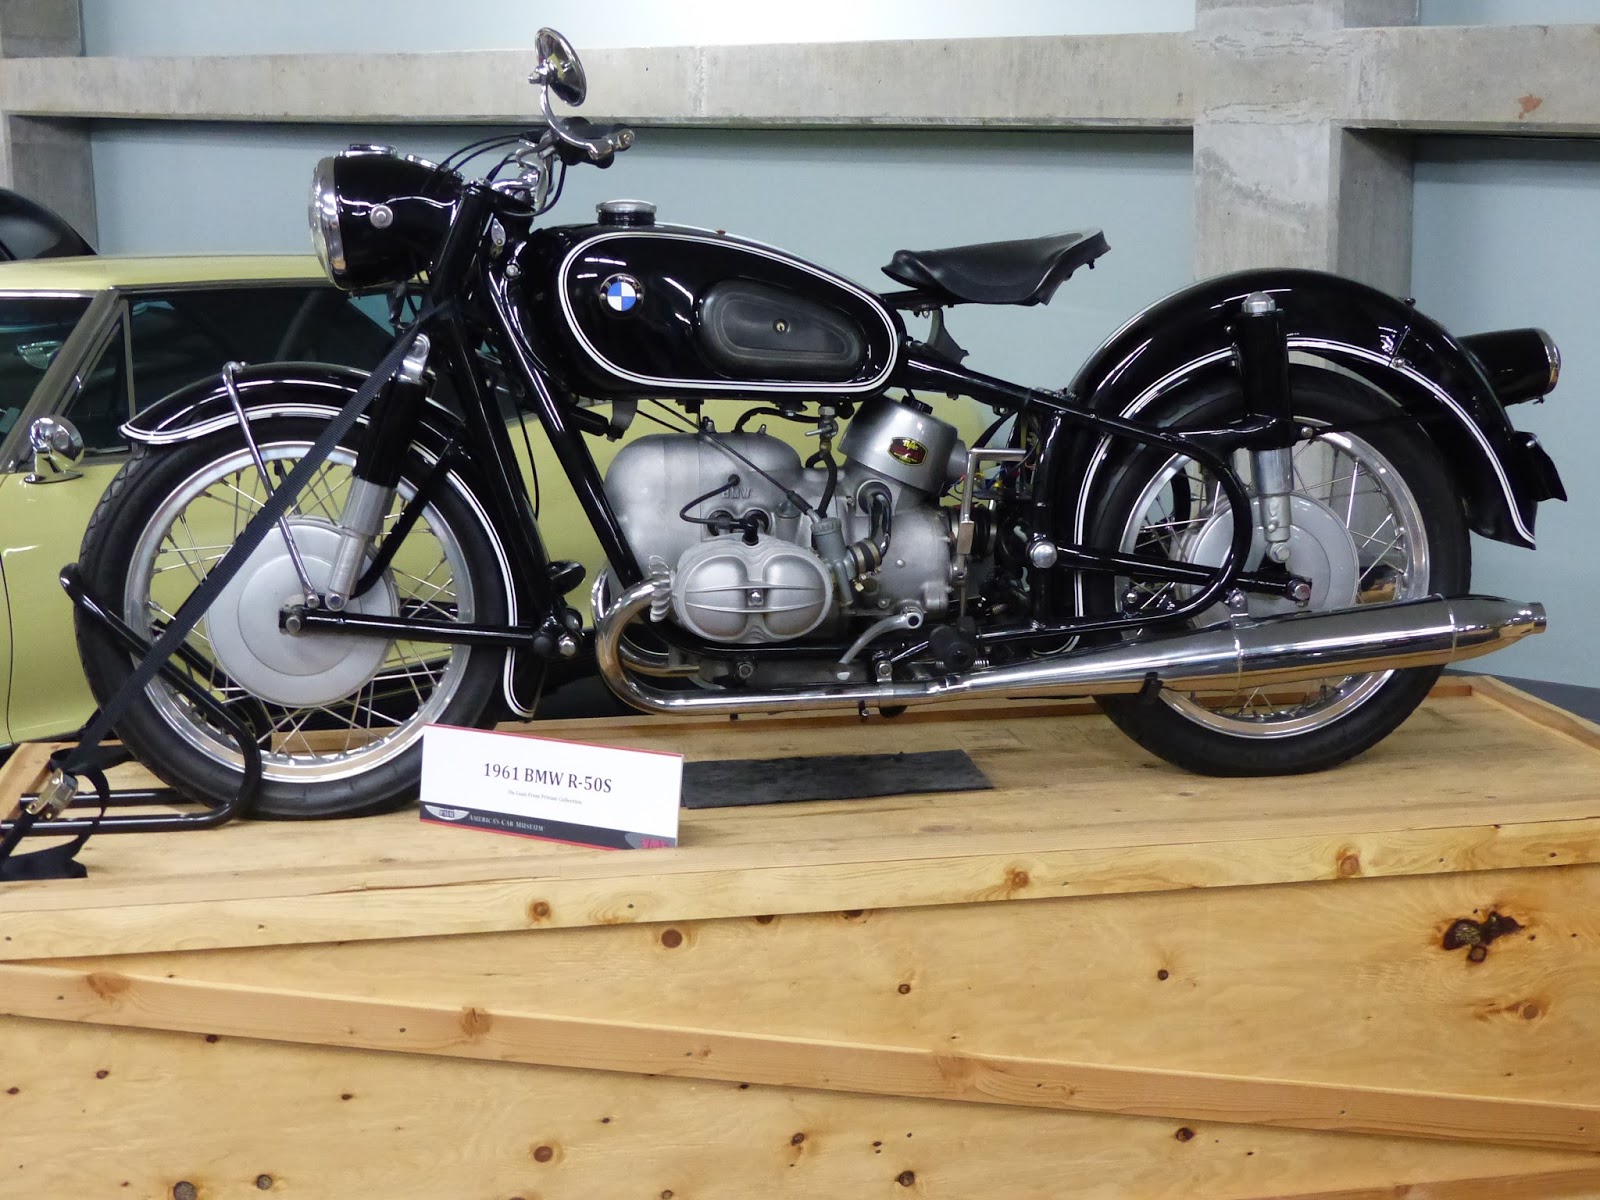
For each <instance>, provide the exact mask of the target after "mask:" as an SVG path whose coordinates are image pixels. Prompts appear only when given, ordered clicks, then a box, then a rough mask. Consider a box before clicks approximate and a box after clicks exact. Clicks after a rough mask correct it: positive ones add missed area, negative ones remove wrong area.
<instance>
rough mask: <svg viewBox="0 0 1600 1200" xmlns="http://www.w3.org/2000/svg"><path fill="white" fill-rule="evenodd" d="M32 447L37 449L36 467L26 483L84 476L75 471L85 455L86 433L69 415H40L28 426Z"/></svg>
mask: <svg viewBox="0 0 1600 1200" xmlns="http://www.w3.org/2000/svg"><path fill="white" fill-rule="evenodd" d="M28 449H30V450H32V451H33V470H32V471H30V472H28V474H27V475H25V476H24V477H23V482H24V483H63V482H65V481H66V480H68V479H81V478H82V477H83V472H82V471H74V470H73V469H72V468H73V467H75V466H77V464H78V460H79V459H81V458H82V457H83V435H82V434H81V433H79V432H78V428H77V426H76V425H74V424H73V423H72V422H71V421H69V420H67V419H66V418H65V417H39V418H38V419H37V420H35V421H34V423H33V424H32V425H29V426H28Z"/></svg>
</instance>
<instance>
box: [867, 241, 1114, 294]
mask: <svg viewBox="0 0 1600 1200" xmlns="http://www.w3.org/2000/svg"><path fill="white" fill-rule="evenodd" d="M1109 249H1111V247H1110V246H1108V245H1107V244H1106V239H1105V235H1104V234H1103V233H1101V232H1100V231H1099V230H1098V229H1083V230H1079V231H1078V232H1077V233H1061V234H1057V235H1056V236H1054V237H1042V238H1024V239H1022V240H1021V241H1015V242H980V243H979V244H978V245H975V246H951V247H950V248H949V249H946V250H897V251H895V256H894V258H893V259H891V260H890V262H889V265H888V266H886V267H885V268H884V269H883V273H884V274H885V275H887V276H888V277H889V278H890V279H893V280H894V281H895V282H896V283H903V284H905V285H906V286H907V287H909V288H914V289H915V290H917V291H918V292H922V293H925V294H926V295H928V296H929V297H930V298H931V299H933V300H934V301H936V302H937V303H940V304H1048V303H1049V301H1050V297H1051V296H1053V295H1055V291H1056V289H1057V288H1058V287H1060V286H1061V285H1062V284H1063V283H1065V282H1066V281H1067V280H1068V279H1070V278H1071V277H1072V273H1073V272H1074V271H1076V270H1077V269H1078V268H1079V267H1082V266H1086V265H1088V266H1092V265H1093V264H1094V260H1095V259H1097V258H1099V257H1100V256H1101V255H1102V254H1104V253H1105V252H1106V251H1107V250H1109Z"/></svg>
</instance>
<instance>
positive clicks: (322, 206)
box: [306, 155, 345, 283]
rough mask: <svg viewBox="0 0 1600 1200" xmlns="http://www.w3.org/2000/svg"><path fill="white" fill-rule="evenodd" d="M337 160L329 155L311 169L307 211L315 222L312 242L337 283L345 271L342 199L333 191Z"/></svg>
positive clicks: (320, 259)
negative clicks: (340, 213)
mask: <svg viewBox="0 0 1600 1200" xmlns="http://www.w3.org/2000/svg"><path fill="white" fill-rule="evenodd" d="M337 161H338V160H337V159H336V158H334V157H333V156H332V155H329V156H328V157H327V158H325V159H323V160H322V161H321V162H319V163H318V164H317V168H316V170H314V171H312V172H311V205H310V210H309V211H308V213H307V214H306V215H307V219H308V220H309V221H310V223H311V244H312V246H313V247H315V248H316V251H317V261H318V262H320V263H321V264H322V269H323V270H324V271H325V272H326V273H327V276H328V278H329V279H331V280H333V282H334V283H340V282H341V280H342V278H343V276H344V274H345V261H344V242H343V241H342V240H341V239H340V237H339V199H338V196H337V194H336V193H335V192H334V190H333V165H334V163H336V162H337Z"/></svg>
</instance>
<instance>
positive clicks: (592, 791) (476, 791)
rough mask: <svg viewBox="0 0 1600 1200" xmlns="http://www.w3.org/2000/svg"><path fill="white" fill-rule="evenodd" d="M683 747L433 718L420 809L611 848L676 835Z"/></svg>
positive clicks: (452, 820) (443, 819) (437, 816)
mask: <svg viewBox="0 0 1600 1200" xmlns="http://www.w3.org/2000/svg"><path fill="white" fill-rule="evenodd" d="M682 790H683V756H682V755H681V754H666V753H662V752H661V751H657V750H622V749H618V748H617V747H615V746H595V745H590V744H588V743H585V742H562V741H557V740H555V739H553V738H542V737H533V736H530V735H527V734H520V733H491V732H488V731H486V730H482V729H457V728H455V727H454V726H450V725H430V726H428V728H427V730H426V732H425V733H424V734H423V739H422V819H423V820H424V821H426V822H429V823H430V824H435V825H454V826H457V827H459V828H465V829H483V830H488V831H490V832H493V833H510V834H516V835H518V836H521V837H533V838H543V839H545V840H546V841H552V842H568V843H571V844H573V845H578V846H599V847H603V848H605V849H608V850H642V849H652V848H655V847H659V846H676V845H677V844H678V800H679V796H680V794H681V792H682Z"/></svg>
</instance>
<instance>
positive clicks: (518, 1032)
mask: <svg viewBox="0 0 1600 1200" xmlns="http://www.w3.org/2000/svg"><path fill="white" fill-rule="evenodd" d="M0 1011H3V1012H5V1013H6V1014H7V1015H10V1016H20V1017H33V1018H44V1019H50V1020H67V1021H74V1022H85V1023H89V1024H109V1025H118V1026H122V1025H128V1026H133V1027H136V1028H154V1029H165V1030H168V1031H173V1032H189V1033H199V1034H207V1033H209V1034H216V1035H224V1034H226V1035H233V1036H240V1037H252V1038H263V1039H267V1040H272V1041H288V1042H297V1043H305V1044H310V1045H321V1046H345V1047H354V1048H359V1049H368V1050H388V1051H399V1052H405V1053H420V1054H432V1055H443V1056H446V1057H459V1058H474V1059H484V1060H487V1061H493V1062H519V1063H528V1064H534V1065H541V1066H560V1067H572V1068H581V1069H585V1070H599V1071H616V1072H630V1073H634V1074H641V1075H670V1076H674V1077H683V1078H694V1079H713V1080H721V1081H724V1082H729V1083H739V1082H749V1083H766V1084H770V1085H776V1086H783V1087H802V1088H813V1089H823V1090H827V1091H842V1092H850V1093H856V1094H866V1095H888V1096H897V1097H915V1098H922V1099H937V1100H960V1101H967V1102H976V1103H983V1104H1007V1105H1022V1106H1026V1107H1034V1108H1052V1109H1067V1110H1075V1111H1086V1112H1113V1113H1120V1114H1124V1115H1128V1114H1133V1115H1143V1116H1166V1117H1177V1118H1184V1119H1187V1118H1195V1119H1201V1120H1209V1121H1222V1122H1227V1123H1243V1124H1252V1125H1267V1126H1273V1127H1284V1128H1298V1129H1321V1130H1338V1131H1342V1132H1350V1133H1384V1134H1391V1135H1400V1136H1408V1137H1440V1138H1452V1139H1455V1138H1460V1139H1466V1140H1472V1141H1487V1142H1495V1143H1501V1144H1508V1145H1522V1146H1533V1147H1542V1148H1546V1149H1575V1150H1585V1151H1596V1150H1600V1106H1595V1105H1575V1104H1563V1103H1553V1102H1540V1101H1531V1100H1501V1099H1492V1098H1487V1097H1479V1096H1460V1095H1445V1094H1438V1093H1428V1092H1422V1091H1406V1090H1399V1089H1387V1088H1358V1087H1341V1086H1331V1085H1317V1084H1308V1083H1305V1082H1302V1081H1291V1080H1277V1079H1261V1078H1242V1077H1236V1076H1224V1075H1205V1074H1200V1073H1197V1072H1185V1071H1171V1070H1161V1069H1155V1068H1129V1067H1107V1066H1101V1065H1098V1064H1092V1063H1063V1062H1051V1061H1045V1060H1040V1059H1036V1058H1023V1057H1002V1056H995V1055H982V1054H971V1053H968V1052H965V1051H962V1052H950V1051H943V1052H940V1051H932V1050H924V1049H916V1048H911V1047H904V1046H882V1045H863V1044H852V1043H848V1042H833V1041H825V1040H821V1039H805V1038H793V1037H783V1036H776V1035H760V1034H728V1033H721V1032H718V1031H715V1030H707V1029H695V1028H688V1027H670V1026H652V1025H642V1024H637V1023H632V1022H621V1021H600V1020H591V1019H586V1018H582V1017H549V1016H539V1015H529V1014H525V1013H505V1012H497V1011H490V1010H485V1009H481V1008H471V1007H469V1008H458V1007H443V1006H438V1005H427V1004H402V1003H396V1002H392V1001H373V1000H359V999H350V998H347V997H342V996H328V995H317V994H312V993H306V992H300V991H291V990H287V989H280V988H262V987H244V986H237V985H227V984H209V983H195V982H191V981H188V980H175V979H150V978H136V977H133V976H129V975H123V974H115V973H110V972H106V971H99V970H91V971H75V970H69V969H63V968H55V967H31V966H5V967H0Z"/></svg>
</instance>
